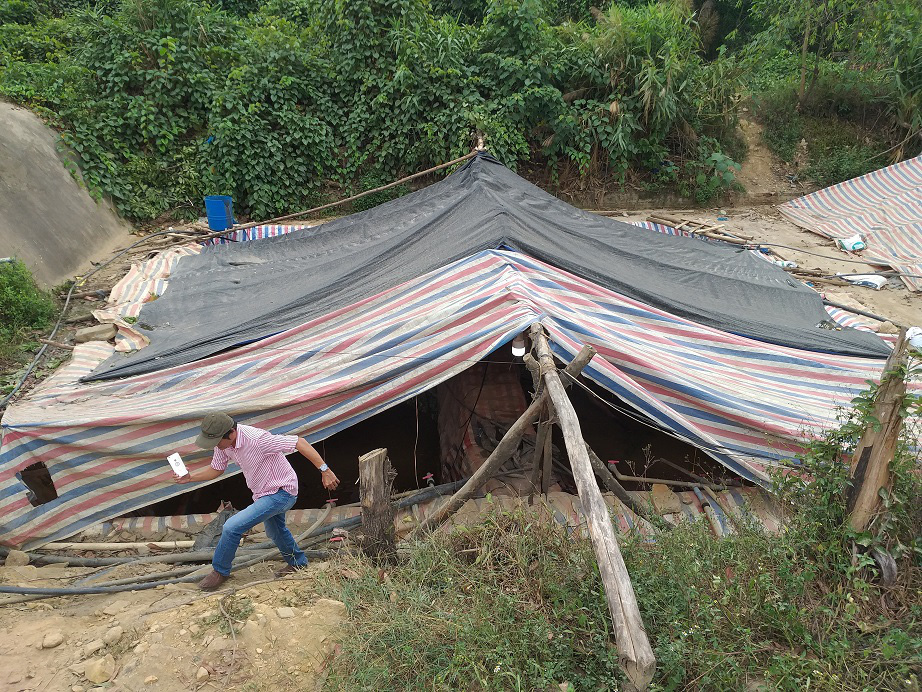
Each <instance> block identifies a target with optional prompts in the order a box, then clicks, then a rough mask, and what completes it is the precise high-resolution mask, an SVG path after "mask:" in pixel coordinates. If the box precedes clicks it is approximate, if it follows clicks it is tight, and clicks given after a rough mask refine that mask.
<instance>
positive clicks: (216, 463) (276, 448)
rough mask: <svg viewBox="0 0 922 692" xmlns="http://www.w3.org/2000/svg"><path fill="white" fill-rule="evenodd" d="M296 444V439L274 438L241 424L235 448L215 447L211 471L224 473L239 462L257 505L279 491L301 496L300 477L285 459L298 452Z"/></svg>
mask: <svg viewBox="0 0 922 692" xmlns="http://www.w3.org/2000/svg"><path fill="white" fill-rule="evenodd" d="M296 444H298V438H297V436H295V435H273V434H272V433H270V432H269V431H268V430H261V429H259V428H254V427H252V426H250V425H240V424H238V425H237V439H236V440H235V441H234V446H233V447H228V448H227V449H218V448H217V447H215V450H214V456H213V457H212V458H211V468H213V469H216V470H218V471H223V470H224V469H226V468H227V464H228V462H231V461H236V462H237V465H238V466H239V467H240V469H241V470H242V471H243V477H244V478H245V479H246V482H247V487H249V489H250V490H252V491H253V500H254V501H255V500H258V499H259V498H261V497H264V496H266V495H274V494H275V493H277V492H278V491H279V490H284V491H285V492H287V493H290V494H291V495H297V494H298V476H297V474H296V473H295V470H294V469H293V468H291V464H289V463H288V459H286V458H285V455H286V454H291V453H292V452H293V451H295V445H296Z"/></svg>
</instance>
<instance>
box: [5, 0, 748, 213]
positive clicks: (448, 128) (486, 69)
mask: <svg viewBox="0 0 922 692" xmlns="http://www.w3.org/2000/svg"><path fill="white" fill-rule="evenodd" d="M37 7H41V6H40V5H39V6H37ZM478 7H479V9H478ZM222 8H223V9H222ZM465 8H466V9H467V10H470V11H471V13H472V14H471V15H470V16H468V17H466V18H462V20H463V22H466V23H463V22H459V21H458V19H456V16H457V13H454V12H453V11H452V6H451V4H450V3H442V4H441V5H437V7H436V8H435V10H434V11H433V10H430V7H429V5H428V3H427V2H425V1H424V0H353V1H350V2H323V3H319V2H316V1H315V0H269V2H266V3H264V4H262V5H261V6H258V5H257V4H256V3H251V2H246V1H245V2H236V1H235V2H224V3H221V4H220V5H219V6H213V5H208V4H205V3H202V2H199V1H198V0H150V1H149V2H148V1H143V2H142V0H122V1H121V2H120V3H119V4H118V5H117V6H116V7H114V8H111V7H104V8H103V9H85V8H84V6H82V5H81V4H80V3H77V2H74V3H73V4H72V5H67V6H64V5H56V6H55V8H54V9H53V10H52V9H46V10H44V11H43V12H41V13H40V16H39V15H36V23H35V24H30V25H18V24H17V25H9V26H5V27H2V29H0V91H2V92H3V93H4V94H5V95H7V96H8V97H10V98H13V99H15V100H18V101H20V102H22V103H28V104H29V105H31V106H32V107H34V108H36V109H37V110H39V111H40V112H42V113H43V115H45V116H46V117H47V118H48V119H49V120H50V121H52V122H53V123H54V124H55V125H57V126H59V127H60V128H61V129H62V136H63V139H64V141H65V143H66V144H67V145H68V146H69V147H70V149H71V150H72V151H73V152H74V154H75V156H76V157H77V162H78V163H79V166H80V168H81V171H82V173H83V178H84V180H85V181H86V182H87V184H88V186H89V187H90V188H91V189H92V190H93V191H95V192H96V193H97V194H105V195H107V196H109V197H111V198H112V199H113V201H114V202H115V204H116V205H117V207H118V208H119V209H120V211H121V212H122V213H124V214H126V215H127V216H129V217H132V218H138V219H149V218H153V217H156V216H159V215H160V214H163V213H165V212H173V213H178V214H180V215H184V216H191V215H195V214H198V213H199V212H200V204H201V202H200V200H201V198H202V197H203V196H204V195H206V194H213V193H226V194H232V195H233V196H234V199H235V204H236V207H237V208H238V209H239V210H240V212H241V213H242V214H249V215H251V216H257V217H266V216H271V215H275V214H276V213H279V212H283V211H290V210H292V209H296V208H304V207H306V206H312V205H313V204H315V203H316V202H317V201H320V198H321V197H322V196H323V194H324V191H325V190H328V189H330V183H332V184H333V185H335V186H336V187H338V188H339V189H346V190H349V189H359V188H361V187H363V182H362V181H363V180H370V179H374V180H393V179H394V178H396V177H399V176H400V175H402V174H405V173H408V172H415V171H417V170H420V169H423V168H427V167H430V166H432V165H435V164H437V163H441V162H443V161H445V160H447V159H450V158H455V157H457V156H459V155H461V154H463V153H466V152H468V151H469V150H470V149H471V145H472V144H473V143H474V141H475V133H476V132H477V131H480V132H482V133H483V134H484V135H485V137H486V141H487V145H488V147H489V149H490V150H491V151H492V152H493V153H494V154H495V155H496V156H497V157H498V158H499V159H500V160H502V161H503V162H504V163H506V164H507V165H509V166H512V167H516V166H517V165H518V164H520V163H523V162H549V163H550V164H551V166H552V167H553V168H554V169H555V171H558V172H559V171H563V170H573V171H575V172H576V175H578V176H581V177H583V178H595V179H599V180H602V181H604V180H607V179H610V178H613V179H615V180H617V181H622V182H623V181H626V180H627V179H628V178H629V177H632V178H634V179H638V180H641V181H646V182H647V183H651V184H663V183H664V182H666V181H668V180H670V176H668V175H666V176H664V175H661V174H659V173H658V172H659V171H661V170H662V169H664V166H665V168H667V169H668V168H669V166H668V165H666V164H665V163H664V162H667V161H674V162H676V164H677V165H678V164H681V163H683V162H684V161H685V160H686V159H689V160H697V159H698V157H699V147H698V146H697V140H698V137H699V136H700V135H705V136H708V137H711V138H714V139H716V140H717V141H720V140H722V139H723V138H725V137H726V136H728V133H729V132H730V131H731V130H732V128H733V126H734V124H735V105H734V104H735V101H734V100H733V96H732V92H733V91H734V88H735V87H734V85H735V84H736V83H737V82H738V79H737V76H736V75H735V74H732V69H729V68H730V65H731V62H730V61H728V60H726V59H724V58H723V57H720V58H718V59H717V60H716V61H714V62H712V63H705V61H704V60H703V58H701V56H700V55H699V53H698V50H697V48H698V43H697V42H698V39H697V34H696V29H695V26H694V21H693V18H692V15H691V13H690V11H689V10H688V9H687V8H685V7H684V6H681V5H679V4H675V5H672V4H655V5H646V4H637V6H636V7H623V8H618V7H614V8H612V9H611V10H609V11H608V12H606V13H601V14H599V15H598V19H597V20H590V19H589V15H588V14H587V12H588V5H586V4H585V3H581V2H569V1H567V2H563V1H559V2H555V3H545V2H542V1H541V0H490V1H489V2H486V3H484V4H483V5H482V7H480V6H477V7H475V6H473V5H469V4H465ZM564 19H566V21H568V22H570V23H568V24H564V25H561V26H556V25H555V24H553V23H552V22H561V21H564ZM575 20H581V21H580V22H578V23H574V21H575ZM693 178H694V177H693ZM672 179H674V177H673V178H672Z"/></svg>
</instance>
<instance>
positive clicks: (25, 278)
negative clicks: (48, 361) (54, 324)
mask: <svg viewBox="0 0 922 692" xmlns="http://www.w3.org/2000/svg"><path fill="white" fill-rule="evenodd" d="M55 312H56V308H55V305H54V302H53V301H52V300H51V296H49V295H48V294H47V293H46V292H44V291H42V290H41V289H39V288H38V287H37V286H36V285H35V281H34V280H33V279H32V272H30V271H29V268H28V267H26V265H25V264H24V263H23V262H21V261H20V260H15V261H13V262H3V263H0V364H2V365H6V364H9V363H12V362H15V361H16V360H17V359H18V357H19V356H20V350H21V349H22V347H23V345H24V344H25V343H28V340H29V332H30V331H31V330H33V329H40V328H42V327H46V326H48V324H49V323H50V322H51V319H52V318H53V317H54V315H55Z"/></svg>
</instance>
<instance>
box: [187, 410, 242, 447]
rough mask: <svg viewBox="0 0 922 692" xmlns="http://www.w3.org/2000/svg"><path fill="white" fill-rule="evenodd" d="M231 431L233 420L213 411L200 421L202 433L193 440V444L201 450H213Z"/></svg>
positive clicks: (224, 414)
mask: <svg viewBox="0 0 922 692" xmlns="http://www.w3.org/2000/svg"><path fill="white" fill-rule="evenodd" d="M233 429H234V419H233V418H231V417H230V416H228V415H227V414H226V413H223V412H221V411H214V412H213V413H209V414H208V415H207V416H205V417H204V418H203V419H202V432H201V434H200V435H199V436H198V437H197V438H195V444H197V445H198V446H199V447H201V448H202V449H213V448H215V447H217V446H218V443H219V442H220V441H221V440H222V439H224V436H225V435H227V433H229V432H230V431H231V430H233Z"/></svg>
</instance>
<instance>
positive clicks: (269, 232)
mask: <svg viewBox="0 0 922 692" xmlns="http://www.w3.org/2000/svg"><path fill="white" fill-rule="evenodd" d="M316 225H317V222H314V223H303V224H295V225H290V224H289V225H279V224H262V225H259V226H253V227H251V228H241V229H240V230H237V231H233V232H232V233H228V234H227V235H222V236H218V237H217V238H211V239H209V240H206V241H205V245H227V244H228V243H245V242H247V241H250V240H264V239H265V238H274V237H275V236H277V235H285V234H286V233H291V232H292V231H300V230H301V229H303V228H312V227H313V226H316Z"/></svg>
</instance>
